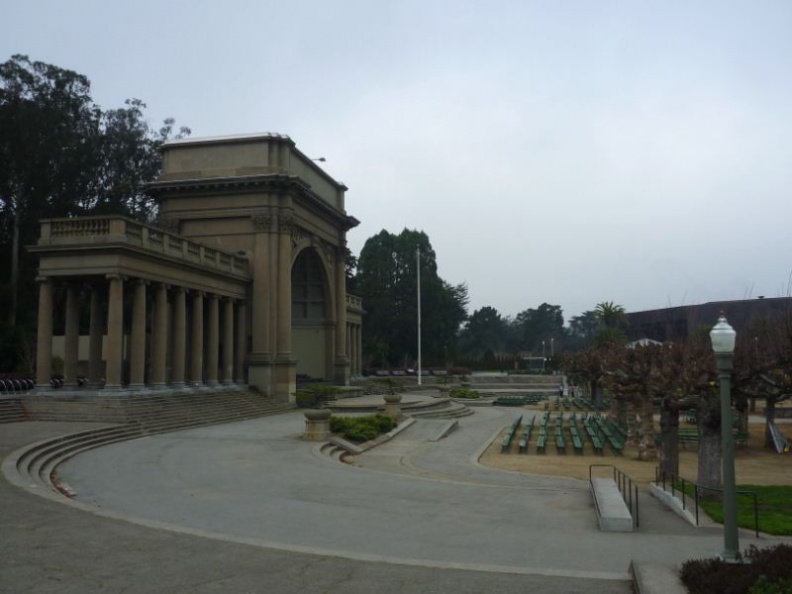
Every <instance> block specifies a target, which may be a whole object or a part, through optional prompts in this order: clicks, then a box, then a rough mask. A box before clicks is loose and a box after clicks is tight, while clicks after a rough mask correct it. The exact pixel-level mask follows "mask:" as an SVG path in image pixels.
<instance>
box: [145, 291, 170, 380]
mask: <svg viewBox="0 0 792 594" xmlns="http://www.w3.org/2000/svg"><path fill="white" fill-rule="evenodd" d="M152 334H153V335H154V340H153V342H152V345H151V381H150V382H149V384H150V385H151V387H152V388H158V389H161V388H164V387H165V368H166V359H167V353H168V286H167V285H166V284H164V283H160V284H159V285H157V290H156V294H155V297H154V327H153V328H152Z"/></svg>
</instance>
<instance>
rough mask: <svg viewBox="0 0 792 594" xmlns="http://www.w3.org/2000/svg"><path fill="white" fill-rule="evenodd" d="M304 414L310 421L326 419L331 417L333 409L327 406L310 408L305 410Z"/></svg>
mask: <svg viewBox="0 0 792 594" xmlns="http://www.w3.org/2000/svg"><path fill="white" fill-rule="evenodd" d="M303 414H304V415H305V418H306V419H308V420H309V421H326V420H327V419H329V418H330V415H331V414H332V411H331V410H330V409H327V408H309V409H307V410H305V411H303Z"/></svg>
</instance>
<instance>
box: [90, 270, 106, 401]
mask: <svg viewBox="0 0 792 594" xmlns="http://www.w3.org/2000/svg"><path fill="white" fill-rule="evenodd" d="M102 295H103V291H102V289H101V287H99V286H98V285H94V286H93V287H91V320H90V322H89V324H90V327H89V329H88V333H89V336H88V382H89V383H90V385H91V386H94V387H100V386H101V385H102V376H103V375H104V374H103V362H104V361H103V359H102V338H103V335H104V315H103V312H102Z"/></svg>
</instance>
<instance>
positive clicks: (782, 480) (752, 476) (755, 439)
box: [479, 413, 792, 485]
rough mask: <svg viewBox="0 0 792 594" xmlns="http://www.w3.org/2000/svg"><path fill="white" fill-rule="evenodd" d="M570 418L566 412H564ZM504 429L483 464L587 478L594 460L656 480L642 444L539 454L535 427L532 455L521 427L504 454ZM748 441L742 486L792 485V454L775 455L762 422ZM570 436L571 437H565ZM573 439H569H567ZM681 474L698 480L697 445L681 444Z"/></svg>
mask: <svg viewBox="0 0 792 594" xmlns="http://www.w3.org/2000/svg"><path fill="white" fill-rule="evenodd" d="M565 416H566V413H565ZM789 427H790V426H789V425H786V426H784V425H782V426H781V430H782V431H784V430H785V429H786V432H787V433H789V432H790V429H789ZM505 432H506V430H505V429H504V431H503V432H502V433H501V434H500V435H499V436H498V437H497V438H495V440H493V442H492V443H491V444H490V445H489V447H488V448H487V449H486V451H485V452H484V454H483V455H482V456H481V458H480V459H479V462H480V463H481V464H484V465H485V466H491V467H493V468H498V469H501V470H510V471H513V472H522V473H525V474H543V475H550V476H565V477H570V478H578V479H583V480H588V477H589V475H588V472H589V470H588V469H589V465H590V464H613V465H614V466H616V467H617V468H618V469H619V470H621V471H622V472H624V473H625V474H627V475H629V476H630V477H631V478H632V479H633V480H635V481H637V482H638V483H640V484H641V485H646V484H648V483H650V482H653V481H654V478H655V468H656V467H657V460H651V461H646V462H644V461H642V460H639V459H638V448H637V447H635V446H630V445H627V444H625V447H624V455H623V456H617V455H616V454H614V453H613V452H612V451H611V450H610V449H609V447H607V446H606V447H605V454H604V455H602V456H598V455H596V454H594V452H593V450H592V448H591V442H588V441H587V442H586V446H585V448H584V452H585V453H584V454H583V455H582V456H581V455H578V454H574V453H572V448H571V447H570V446H569V444H567V453H566V454H557V453H556V449H555V442H552V443H551V442H550V441H548V446H547V453H546V454H537V453H536V436H537V433H538V432H537V431H536V428H534V434H533V435H532V438H531V445H530V448H529V450H528V451H529V453H528V454H520V453H518V451H517V442H518V441H519V439H520V435H521V434H522V427H521V428H520V430H519V432H518V433H517V435H516V436H515V438H514V441H513V442H512V446H511V450H510V451H509V453H507V454H502V453H501V440H502V439H503V435H504V434H505ZM749 432H750V435H751V437H750V440H749V442H748V444H747V445H746V446H745V447H739V448H736V449H735V472H736V475H737V484H738V485H792V454H777V453H776V452H775V450H769V449H766V448H765V447H764V423H751V425H750V426H749ZM567 437H568V436H567ZM567 442H569V439H567ZM679 472H680V475H681V476H683V477H684V478H685V479H688V480H692V481H695V480H696V477H697V476H698V452H697V451H696V449H695V446H692V445H688V446H687V450H683V449H682V448H681V446H680V450H679Z"/></svg>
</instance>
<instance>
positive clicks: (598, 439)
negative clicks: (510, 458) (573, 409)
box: [501, 411, 625, 455]
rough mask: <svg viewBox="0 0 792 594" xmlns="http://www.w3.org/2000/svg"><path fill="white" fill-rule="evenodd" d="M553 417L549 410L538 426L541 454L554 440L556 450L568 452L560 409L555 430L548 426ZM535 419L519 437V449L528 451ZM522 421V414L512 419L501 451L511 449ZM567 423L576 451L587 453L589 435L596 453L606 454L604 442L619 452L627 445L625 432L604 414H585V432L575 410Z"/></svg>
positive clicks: (562, 452) (537, 444)
mask: <svg viewBox="0 0 792 594" xmlns="http://www.w3.org/2000/svg"><path fill="white" fill-rule="evenodd" d="M550 419H551V416H550V412H549V411H548V412H545V413H544V414H543V415H542V417H541V419H540V421H539V430H538V436H537V439H536V452H537V453H539V454H544V453H545V452H546V449H547V446H548V444H550V443H554V444H555V447H556V451H557V453H559V454H565V453H566V448H567V440H566V437H565V435H564V415H563V413H561V414H559V415H557V416H556V417H555V420H554V423H553V429H552V434H551V433H550V431H549V429H548V425H549V424H550ZM535 420H536V417H535V416H534V417H532V418H531V422H530V424H527V425H526V427H525V430H524V431H523V433H522V435H521V437H520V440H519V445H518V449H519V452H520V453H527V452H528V448H529V445H530V442H531V436H532V433H533V428H534V422H535ZM521 422H522V416H520V417H519V418H518V419H515V421H514V422H513V423H512V425H511V427H510V428H509V430H508V431H507V433H506V435H505V436H504V437H503V440H502V442H501V452H506V451H508V450H509V448H510V446H511V443H512V441H513V440H514V438H515V436H516V434H517V432H518V429H519V426H520V423H521ZM567 423H568V426H569V435H570V438H571V446H572V449H573V451H574V452H575V453H576V454H583V453H584V447H585V443H586V436H587V435H588V441H590V442H591V447H592V449H593V450H594V452H595V453H596V454H600V455H601V454H603V446H604V444H605V443H609V444H610V445H611V448H612V449H613V451H614V452H616V453H617V454H621V453H622V450H623V449H624V440H625V436H623V435H622V434H621V433H619V431H617V430H616V429H615V428H614V427H615V425H613V424H610V423H609V422H607V421H605V420H604V419H603V418H602V417H600V416H593V415H589V416H586V417H584V418H583V419H582V423H583V427H585V433H584V432H583V431H582V429H581V427H580V425H579V424H578V418H577V415H576V414H575V413H573V414H572V415H570V416H569V418H568V419H567Z"/></svg>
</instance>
